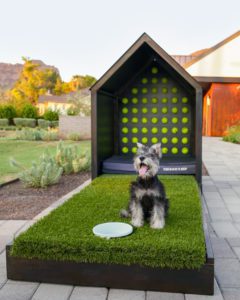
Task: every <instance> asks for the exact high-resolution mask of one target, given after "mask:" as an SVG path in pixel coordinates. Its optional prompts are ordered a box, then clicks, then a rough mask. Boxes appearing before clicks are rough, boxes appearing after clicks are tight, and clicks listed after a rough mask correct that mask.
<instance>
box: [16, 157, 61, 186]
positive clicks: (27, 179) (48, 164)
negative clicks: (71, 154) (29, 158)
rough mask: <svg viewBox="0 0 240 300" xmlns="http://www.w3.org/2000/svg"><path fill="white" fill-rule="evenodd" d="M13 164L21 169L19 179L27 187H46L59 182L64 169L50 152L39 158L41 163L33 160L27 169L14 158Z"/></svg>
mask: <svg viewBox="0 0 240 300" xmlns="http://www.w3.org/2000/svg"><path fill="white" fill-rule="evenodd" d="M10 163H11V165H12V166H15V167H17V168H19V169H20V170H21V172H20V173H19V175H18V176H19V179H20V180H21V181H22V182H23V184H24V185H25V186H26V187H34V188H38V187H41V188H44V187H47V186H49V185H53V184H55V183H58V181H59V179H60V177H61V175H62V172H63V169H62V167H60V166H59V165H58V164H57V163H56V161H55V159H54V158H53V157H51V156H50V155H49V154H48V152H45V153H44V154H43V155H42V156H41V157H40V160H39V163H36V162H33V163H32V166H31V167H30V168H29V169H26V168H25V167H23V166H22V165H21V164H19V163H18V162H16V161H15V160H14V159H11V160H10Z"/></svg>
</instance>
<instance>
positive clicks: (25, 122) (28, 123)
mask: <svg viewBox="0 0 240 300" xmlns="http://www.w3.org/2000/svg"><path fill="white" fill-rule="evenodd" d="M13 122H14V124H15V125H16V126H18V127H31V128H34V127H36V120H35V119H26V118H14V119H13Z"/></svg>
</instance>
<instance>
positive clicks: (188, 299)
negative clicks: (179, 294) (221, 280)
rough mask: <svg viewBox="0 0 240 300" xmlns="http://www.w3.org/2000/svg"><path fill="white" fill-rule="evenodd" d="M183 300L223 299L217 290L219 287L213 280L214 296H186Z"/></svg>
mask: <svg viewBox="0 0 240 300" xmlns="http://www.w3.org/2000/svg"><path fill="white" fill-rule="evenodd" d="M185 299H186V300H223V297H222V293H221V291H220V289H219V286H218V284H217V282H216V280H215V281H214V296H205V295H204V296H203V295H192V294H186V295H185Z"/></svg>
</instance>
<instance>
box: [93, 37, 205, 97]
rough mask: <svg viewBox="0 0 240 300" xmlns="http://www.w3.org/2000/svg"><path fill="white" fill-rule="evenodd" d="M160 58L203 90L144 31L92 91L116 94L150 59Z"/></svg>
mask: <svg viewBox="0 0 240 300" xmlns="http://www.w3.org/2000/svg"><path fill="white" fill-rule="evenodd" d="M159 58H160V61H161V64H162V66H163V67H165V68H167V69H168V71H169V72H171V73H172V74H174V76H175V77H178V78H179V79H180V80H183V79H184V81H185V82H186V83H187V84H188V85H190V86H191V87H192V88H193V89H195V91H201V86H200V85H199V84H198V82H197V81H196V80H195V79H194V78H193V77H192V76H191V75H190V74H189V73H188V72H187V71H185V70H184V69H183V68H182V67H181V66H180V65H179V64H178V63H177V62H176V61H175V60H174V59H173V58H172V57H171V56H170V55H168V54H167V52H166V51H164V50H163V49H162V48H161V47H160V46H159V45H158V44H157V43H156V42H155V41H154V40H153V39H152V38H151V37H150V36H149V35H148V34H146V33H143V34H142V35H141V36H140V37H139V38H138V39H137V40H136V42H135V43H134V44H133V45H132V46H131V47H130V48H129V49H128V50H127V51H126V52H125V53H124V54H123V55H122V56H121V57H120V58H119V59H118V60H117V61H116V62H115V64H113V65H112V67H111V68H110V69H109V70H108V71H107V72H105V73H104V74H103V76H102V77H101V78H100V79H99V80H98V81H97V82H96V83H95V84H94V85H93V86H92V87H91V91H92V93H94V92H97V91H98V90H101V91H104V92H107V93H111V94H116V93H117V91H119V89H122V88H124V86H125V85H126V82H128V81H129V80H132V79H133V78H135V77H136V76H137V75H138V74H139V72H140V71H141V70H142V69H143V68H144V67H146V66H147V65H148V64H149V63H150V61H153V60H158V59H159Z"/></svg>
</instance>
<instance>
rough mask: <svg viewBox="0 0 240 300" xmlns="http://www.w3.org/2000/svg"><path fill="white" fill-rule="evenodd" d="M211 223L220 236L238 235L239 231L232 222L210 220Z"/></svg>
mask: <svg viewBox="0 0 240 300" xmlns="http://www.w3.org/2000/svg"><path fill="white" fill-rule="evenodd" d="M211 224H212V227H213V229H214V230H215V232H216V234H217V236H218V237H220V238H221V237H222V238H231V237H240V234H239V231H238V230H237V228H236V227H235V226H234V224H233V223H232V222H212V223H211Z"/></svg>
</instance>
